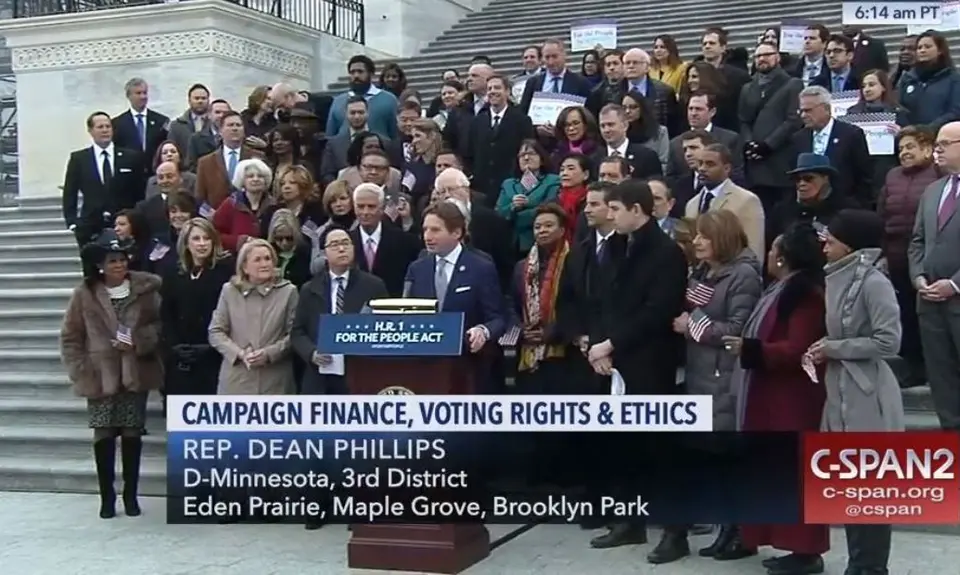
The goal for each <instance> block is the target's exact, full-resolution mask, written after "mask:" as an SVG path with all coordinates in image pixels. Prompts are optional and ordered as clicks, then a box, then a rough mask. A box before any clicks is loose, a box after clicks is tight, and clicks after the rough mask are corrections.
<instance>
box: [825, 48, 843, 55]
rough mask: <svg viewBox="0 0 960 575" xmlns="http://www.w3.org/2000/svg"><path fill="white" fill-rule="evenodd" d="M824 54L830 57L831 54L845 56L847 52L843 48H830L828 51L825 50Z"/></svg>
mask: <svg viewBox="0 0 960 575" xmlns="http://www.w3.org/2000/svg"><path fill="white" fill-rule="evenodd" d="M825 53H826V54H827V55H828V56H830V55H831V54H846V53H847V51H846V50H844V49H843V48H830V49H829V50H825Z"/></svg>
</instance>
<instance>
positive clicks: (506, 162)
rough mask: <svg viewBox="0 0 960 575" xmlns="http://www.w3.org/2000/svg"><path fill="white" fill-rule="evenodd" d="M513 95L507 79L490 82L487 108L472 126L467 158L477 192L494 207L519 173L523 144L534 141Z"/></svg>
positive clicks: (477, 116)
mask: <svg viewBox="0 0 960 575" xmlns="http://www.w3.org/2000/svg"><path fill="white" fill-rule="evenodd" d="M509 94H510V92H509V88H508V87H507V81H506V79H505V78H504V77H503V76H497V75H494V76H491V77H490V78H488V79H487V105H486V106H484V107H483V109H481V110H480V113H479V114H477V115H476V116H475V117H474V118H473V121H472V122H470V132H469V135H468V137H467V146H466V150H465V151H466V156H465V157H464V158H463V160H464V162H465V163H466V164H467V170H468V171H469V173H471V174H473V179H472V180H471V182H472V184H473V189H474V190H476V191H478V192H480V193H482V194H484V196H486V197H485V202H486V204H487V206H490V207H493V206H494V205H496V203H497V198H498V197H499V196H500V185H501V184H502V183H503V181H504V180H506V179H507V178H510V177H512V176H513V175H514V173H515V172H516V170H517V153H518V152H519V151H520V144H521V142H523V141H524V140H526V139H529V138H533V137H534V131H533V123H532V122H531V121H530V117H529V116H527V115H526V114H524V113H523V112H521V111H520V108H518V107H516V106H512V105H510V101H509Z"/></svg>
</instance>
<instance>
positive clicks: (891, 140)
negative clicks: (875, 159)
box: [840, 113, 900, 156]
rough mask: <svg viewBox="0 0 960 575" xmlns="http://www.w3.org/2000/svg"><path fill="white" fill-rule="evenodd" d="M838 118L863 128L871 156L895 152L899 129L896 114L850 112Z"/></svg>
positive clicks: (887, 154)
mask: <svg viewBox="0 0 960 575" xmlns="http://www.w3.org/2000/svg"><path fill="white" fill-rule="evenodd" d="M840 119H841V120H842V121H844V122H847V123H848V124H853V125H854V126H858V127H859V128H860V129H861V130H863V133H864V135H866V137H867V148H868V149H869V150H870V155H871V156H892V155H894V154H895V153H896V140H897V133H899V131H900V127H899V126H897V115H896V114H889V113H882V114H851V115H849V116H845V117H843V118H840Z"/></svg>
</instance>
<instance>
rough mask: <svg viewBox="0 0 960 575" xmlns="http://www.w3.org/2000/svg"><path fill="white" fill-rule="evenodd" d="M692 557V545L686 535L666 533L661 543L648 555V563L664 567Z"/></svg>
mask: <svg viewBox="0 0 960 575" xmlns="http://www.w3.org/2000/svg"><path fill="white" fill-rule="evenodd" d="M688 555H690V543H689V542H688V541H687V536H686V534H685V533H677V532H671V531H664V532H663V537H661V538H660V542H659V543H657V546H656V547H654V549H653V551H651V552H650V554H649V555H647V563H650V564H653V565H663V564H664V563H673V562H674V561H679V560H680V559H683V558H684V557H686V556H688Z"/></svg>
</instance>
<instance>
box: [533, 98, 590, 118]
mask: <svg viewBox="0 0 960 575" xmlns="http://www.w3.org/2000/svg"><path fill="white" fill-rule="evenodd" d="M586 101H587V99H586V98H582V97H580V96H573V95H571V94H558V93H556V92H534V93H533V99H531V100H530V111H529V112H527V115H528V116H530V121H531V122H533V125H534V126H544V125H547V124H549V125H551V126H555V125H556V124H557V117H558V116H560V112H562V111H563V109H564V108H566V107H568V106H582V105H583V104H584V102H586Z"/></svg>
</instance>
